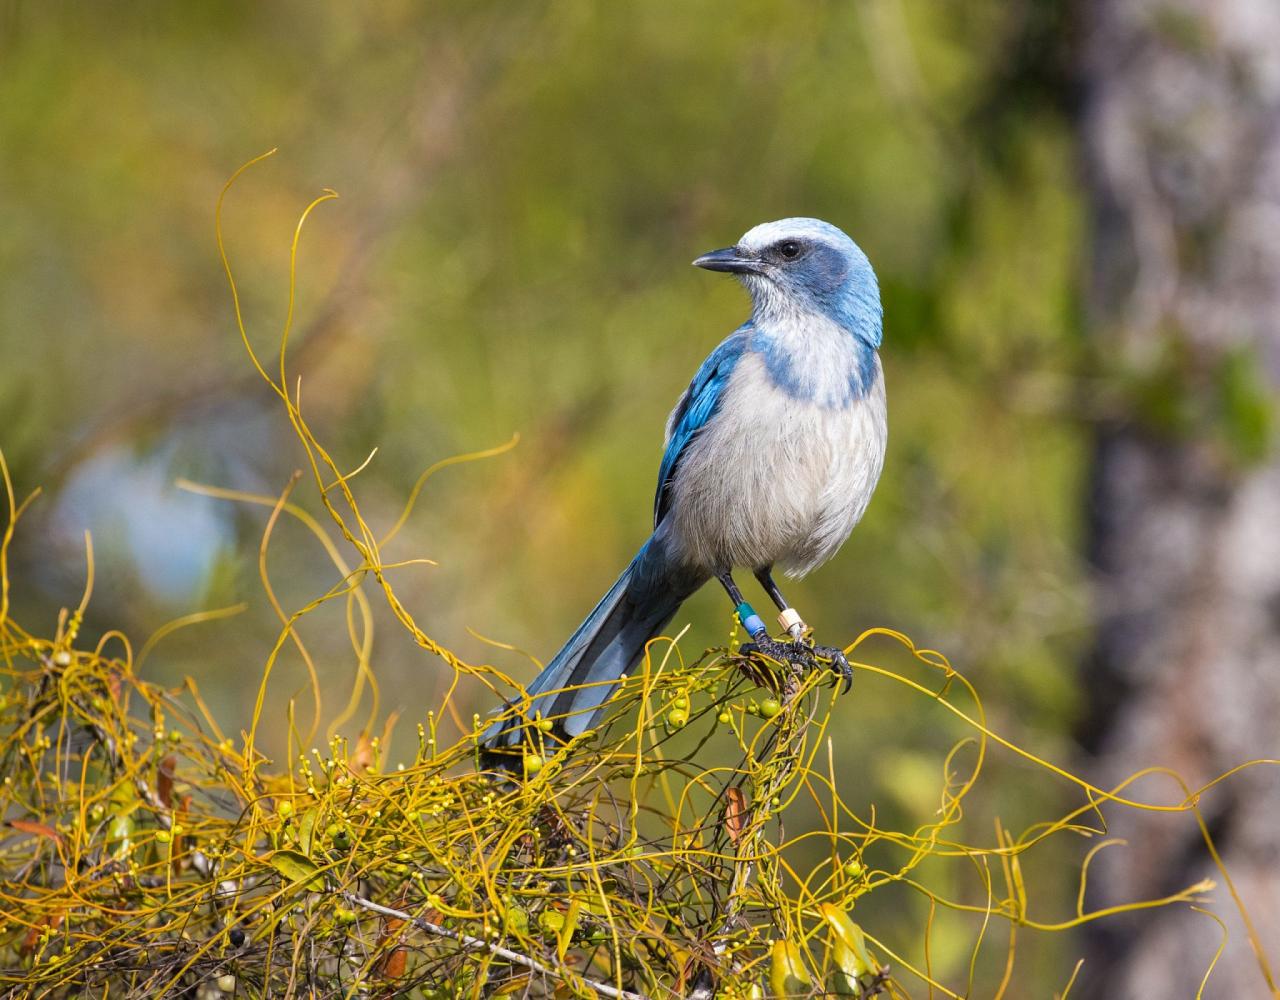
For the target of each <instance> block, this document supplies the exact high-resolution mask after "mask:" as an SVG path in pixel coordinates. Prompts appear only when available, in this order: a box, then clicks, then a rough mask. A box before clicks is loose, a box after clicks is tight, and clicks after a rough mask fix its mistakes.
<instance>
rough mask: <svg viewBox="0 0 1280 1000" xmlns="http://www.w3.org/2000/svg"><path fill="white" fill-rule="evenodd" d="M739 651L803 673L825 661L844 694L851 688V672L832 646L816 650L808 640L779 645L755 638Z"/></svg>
mask: <svg viewBox="0 0 1280 1000" xmlns="http://www.w3.org/2000/svg"><path fill="white" fill-rule="evenodd" d="M739 651H740V652H741V653H743V654H744V655H747V656H749V655H751V654H752V653H759V654H760V655H762V656H766V657H768V658H769V659H771V660H776V661H777V662H778V663H789V664H791V665H793V666H796V667H800V668H801V669H803V670H812V669H814V668H815V667H818V666H821V665H823V664H822V662H821V661H824V660H825V661H828V662H827V667H828V669H829V670H831V671H832V672H834V673H836V674H839V676H840V679H841V680H842V681H843V682H844V689H845V691H848V690H849V688H851V687H852V686H853V669H852V668H851V667H850V666H849V660H848V659H847V658H846V657H845V655H844V650H842V649H839V648H837V647H835V646H816V645H814V644H813V642H812V641H810V640H809V639H805V638H802V639H791V640H789V641H782V640H778V639H774V638H773V637H772V636H769V635H758V636H756V637H755V638H753V639H752V640H751V642H744V643H743V644H742V645H741V646H740V647H739Z"/></svg>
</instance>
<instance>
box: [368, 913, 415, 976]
mask: <svg viewBox="0 0 1280 1000" xmlns="http://www.w3.org/2000/svg"><path fill="white" fill-rule="evenodd" d="M404 925H405V921H403V920H401V919H400V918H399V917H386V918H385V919H384V920H383V921H382V933H381V934H379V935H378V947H379V948H382V947H383V946H385V945H386V944H387V942H389V941H391V939H392V938H394V937H396V935H397V934H399V933H400V929H401V928H402V927H404ZM408 960H409V953H408V951H406V950H405V947H404V945H395V946H394V947H392V948H391V950H390V951H388V952H386V954H384V955H383V956H382V957H381V958H380V959H378V963H377V965H376V966H375V967H374V974H375V975H377V976H378V977H379V978H381V979H399V978H400V977H401V976H403V975H404V970H405V963H406V962H407V961H408Z"/></svg>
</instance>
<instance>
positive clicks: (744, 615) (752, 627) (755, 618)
mask: <svg viewBox="0 0 1280 1000" xmlns="http://www.w3.org/2000/svg"><path fill="white" fill-rule="evenodd" d="M737 610H738V621H740V622H742V627H743V628H744V629H746V630H747V635H749V636H751V637H752V638H754V637H755V636H757V635H759V634H760V633H761V632H763V631H765V627H764V621H763V620H761V618H760V616H759V615H758V614H756V609H755V608H753V607H752V606H751V605H750V604H748V603H747V602H746V601H743V602H742V603H741V604H739V605H738V608H737Z"/></svg>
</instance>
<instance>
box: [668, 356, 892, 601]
mask: <svg viewBox="0 0 1280 1000" xmlns="http://www.w3.org/2000/svg"><path fill="white" fill-rule="evenodd" d="M886 436H887V433H886V422H885V404H884V384H883V381H882V380H881V379H877V382H876V385H875V387H874V389H873V391H872V392H871V393H869V394H868V395H867V396H866V397H865V398H863V399H860V400H855V401H854V402H852V403H850V404H848V405H847V406H843V407H838V408H834V407H822V406H816V405H812V404H804V403H800V402H798V401H797V400H795V399H793V398H792V397H790V396H789V395H787V394H786V393H785V392H783V391H782V390H780V389H778V388H777V387H776V386H774V385H773V384H772V383H771V382H769V381H768V380H767V379H765V378H763V377H762V373H761V372H760V371H758V370H756V369H755V366H754V365H752V364H749V363H745V359H744V364H742V365H740V366H739V368H738V370H736V371H735V372H734V377H733V379H732V380H731V382H730V385H729V386H727V387H726V391H725V396H724V399H723V400H722V402H721V406H720V410H719V411H718V412H717V414H716V416H715V418H714V419H713V420H712V421H711V422H710V423H709V424H708V425H707V426H706V427H704V428H703V429H702V431H701V432H700V433H699V434H698V436H697V437H696V438H695V439H694V441H693V442H692V443H691V444H690V445H689V447H688V450H687V451H686V453H685V455H684V456H683V457H682V458H681V461H680V466H679V468H678V470H677V473H676V477H675V481H674V482H673V483H672V489H673V494H674V495H673V498H672V500H673V502H672V505H671V512H670V515H669V518H668V520H669V522H670V523H669V525H668V526H667V527H666V528H665V531H666V533H667V534H668V537H669V539H670V541H671V542H672V543H674V544H673V548H674V551H675V552H676V553H678V554H679V555H680V557H681V558H682V559H683V560H684V561H686V562H687V563H689V564H691V565H695V566H698V567H700V568H702V569H705V570H708V571H711V572H715V571H717V570H721V569H726V568H729V567H733V566H741V567H747V568H751V569H754V568H756V567H759V566H767V565H773V564H778V565H780V566H781V567H782V568H783V569H784V570H786V572H787V573H788V575H791V576H802V575H804V574H805V573H807V572H809V571H810V570H812V569H814V568H815V567H817V566H819V565H821V564H822V563H824V562H826V560H827V559H829V558H830V557H831V556H832V555H833V554H834V553H835V552H836V550H837V549H838V548H839V547H840V546H841V545H842V544H843V543H844V540H845V539H846V538H847V537H848V536H849V532H851V531H852V530H853V528H854V525H856V524H857V523H858V521H859V519H860V518H861V517H862V514H863V512H864V511H865V510H866V507H867V503H868V502H869V501H870V499H871V494H872V491H873V490H874V489H875V485H876V480H877V479H879V476H880V469H881V466H882V465H883V462H884V450H885V442H886Z"/></svg>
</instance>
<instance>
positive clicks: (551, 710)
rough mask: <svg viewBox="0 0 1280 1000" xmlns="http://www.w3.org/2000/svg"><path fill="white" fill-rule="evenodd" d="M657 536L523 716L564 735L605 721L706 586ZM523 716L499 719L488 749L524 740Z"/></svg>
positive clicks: (542, 679)
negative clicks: (651, 648)
mask: <svg viewBox="0 0 1280 1000" xmlns="http://www.w3.org/2000/svg"><path fill="white" fill-rule="evenodd" d="M656 548H657V547H656V546H655V543H654V542H652V541H650V542H649V543H648V544H646V545H645V546H644V547H643V548H642V549H641V550H640V552H639V553H638V554H637V555H636V557H635V558H634V559H633V560H631V565H629V566H628V567H627V568H626V569H625V570H624V571H623V573H622V575H621V576H620V577H618V580H617V582H616V583H614V585H613V586H612V587H610V588H609V592H608V593H607V594H605V595H604V597H602V598H601V599H600V602H599V603H598V604H597V605H596V606H595V609H594V610H593V611H592V612H591V614H589V615H588V616H587V618H586V620H585V621H584V622H583V623H582V624H581V625H579V626H578V629H577V631H575V632H574V633H573V635H571V636H570V637H569V640H568V641H567V642H566V643H565V644H564V647H563V648H562V649H561V650H560V652H558V653H557V654H556V655H555V657H554V658H553V659H552V660H551V662H550V663H548V664H547V666H546V667H545V669H543V671H542V673H540V674H539V675H538V676H537V677H536V678H534V680H533V682H532V683H531V684H530V685H529V687H528V689H527V690H528V692H529V695H530V696H531V701H530V703H529V704H528V705H527V707H524V709H523V711H522V715H523V716H524V719H533V718H534V717H535V715H540V716H541V718H543V719H551V720H552V721H553V733H555V734H556V735H557V736H559V737H560V738H562V739H563V738H566V737H573V736H580V735H581V734H582V733H584V732H586V731H587V730H589V729H590V728H591V727H592V726H594V725H595V724H596V722H597V721H598V720H599V718H600V716H601V714H603V712H604V705H605V702H606V701H608V699H609V696H610V695H611V694H612V693H613V691H614V689H615V688H616V687H617V680H618V678H619V677H620V676H621V675H622V674H624V673H626V672H627V671H628V670H630V669H631V668H632V667H633V666H634V665H635V664H636V662H637V661H638V660H639V659H640V658H641V656H642V655H643V654H644V649H645V644H646V643H648V642H649V640H650V639H652V638H653V637H654V636H656V635H657V634H658V633H659V632H661V631H662V629H663V628H664V627H665V626H666V624H667V623H668V622H669V621H671V619H672V617H673V616H674V615H675V613H676V611H677V610H679V608H680V605H681V604H683V603H684V601H685V599H686V598H687V597H688V596H689V595H690V594H692V593H693V591H695V590H696V589H697V588H698V587H699V586H701V585H702V583H703V580H702V579H701V578H695V577H694V576H693V575H691V574H689V573H688V572H685V571H673V569H672V568H671V567H668V566H667V565H666V564H665V560H664V559H663V558H662V553H661V552H660V551H655V549H656ZM524 719H521V718H505V719H499V720H498V721H497V722H495V723H494V724H493V725H492V726H490V727H489V728H488V729H487V730H486V731H485V734H484V736H483V737H482V738H481V746H482V747H483V748H484V749H485V750H487V751H498V752H499V753H501V751H502V750H503V749H504V748H508V747H514V746H516V745H517V744H519V743H520V742H521V741H522V740H523V739H524Z"/></svg>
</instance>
